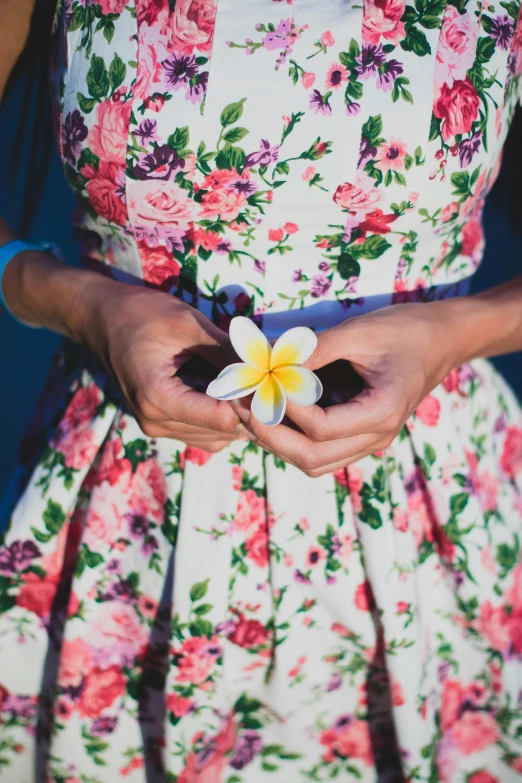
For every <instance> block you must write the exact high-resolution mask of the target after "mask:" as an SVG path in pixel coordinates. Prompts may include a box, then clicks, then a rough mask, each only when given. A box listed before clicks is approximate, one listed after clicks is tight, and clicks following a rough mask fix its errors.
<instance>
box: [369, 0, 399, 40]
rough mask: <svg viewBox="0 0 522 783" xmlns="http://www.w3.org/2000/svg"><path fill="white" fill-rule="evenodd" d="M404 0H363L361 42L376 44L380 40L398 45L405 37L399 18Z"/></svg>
mask: <svg viewBox="0 0 522 783" xmlns="http://www.w3.org/2000/svg"><path fill="white" fill-rule="evenodd" d="M405 7H406V0H384V2H383V1H382V0H364V18H363V30H362V32H363V40H364V42H365V43H369V44H378V43H381V38H384V39H386V41H390V43H393V44H398V43H399V42H400V41H401V39H402V38H404V36H405V30H404V23H403V22H401V21H400V20H401V17H402V15H403V13H404V9H405Z"/></svg>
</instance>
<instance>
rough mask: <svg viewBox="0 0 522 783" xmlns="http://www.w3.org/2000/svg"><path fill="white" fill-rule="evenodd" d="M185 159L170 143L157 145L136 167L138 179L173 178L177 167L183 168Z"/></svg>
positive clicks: (135, 171)
mask: <svg viewBox="0 0 522 783" xmlns="http://www.w3.org/2000/svg"><path fill="white" fill-rule="evenodd" d="M184 165H185V159H184V158H180V157H179V156H178V153H177V152H176V150H174V149H172V147H169V146H168V144H162V145H161V147H156V148H155V149H154V150H153V151H152V152H150V153H149V154H148V155H144V156H143V157H142V158H141V160H140V162H139V163H138V165H137V166H136V167H135V169H134V174H135V176H136V177H137V179H165V180H167V179H171V178H172V174H173V173H174V172H175V171H176V170H177V169H182V168H183V166H184Z"/></svg>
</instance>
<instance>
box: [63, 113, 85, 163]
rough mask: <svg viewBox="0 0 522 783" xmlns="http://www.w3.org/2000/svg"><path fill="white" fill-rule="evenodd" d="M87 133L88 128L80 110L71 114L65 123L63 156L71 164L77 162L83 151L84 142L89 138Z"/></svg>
mask: <svg viewBox="0 0 522 783" xmlns="http://www.w3.org/2000/svg"><path fill="white" fill-rule="evenodd" d="M87 133H88V131H87V126H86V125H85V122H84V121H83V117H82V115H81V114H80V112H79V111H78V109H75V110H74V111H73V112H69V114H68V115H67V117H66V118H65V122H64V123H63V154H64V157H65V159H66V160H68V161H69V163H74V162H75V161H76V158H77V157H78V155H79V154H80V152H81V149H82V141H85V139H86V138H87Z"/></svg>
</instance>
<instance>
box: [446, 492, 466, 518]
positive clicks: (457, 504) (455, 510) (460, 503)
mask: <svg viewBox="0 0 522 783" xmlns="http://www.w3.org/2000/svg"><path fill="white" fill-rule="evenodd" d="M468 500H469V495H467V494H466V493H465V492H459V493H458V494H457V495H452V496H451V498H450V510H451V514H452V516H457V514H461V513H462V512H463V511H464V509H465V508H466V506H467V505H468Z"/></svg>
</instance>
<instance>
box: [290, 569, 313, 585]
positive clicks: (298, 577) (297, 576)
mask: <svg viewBox="0 0 522 783" xmlns="http://www.w3.org/2000/svg"><path fill="white" fill-rule="evenodd" d="M294 582H299V584H302V585H311V584H312V581H311V579H310V578H309V577H307V576H305V575H304V574H303V572H302V571H300V570H299V569H298V568H296V569H295V571H294Z"/></svg>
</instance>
